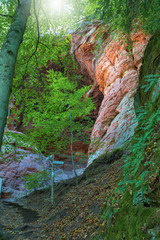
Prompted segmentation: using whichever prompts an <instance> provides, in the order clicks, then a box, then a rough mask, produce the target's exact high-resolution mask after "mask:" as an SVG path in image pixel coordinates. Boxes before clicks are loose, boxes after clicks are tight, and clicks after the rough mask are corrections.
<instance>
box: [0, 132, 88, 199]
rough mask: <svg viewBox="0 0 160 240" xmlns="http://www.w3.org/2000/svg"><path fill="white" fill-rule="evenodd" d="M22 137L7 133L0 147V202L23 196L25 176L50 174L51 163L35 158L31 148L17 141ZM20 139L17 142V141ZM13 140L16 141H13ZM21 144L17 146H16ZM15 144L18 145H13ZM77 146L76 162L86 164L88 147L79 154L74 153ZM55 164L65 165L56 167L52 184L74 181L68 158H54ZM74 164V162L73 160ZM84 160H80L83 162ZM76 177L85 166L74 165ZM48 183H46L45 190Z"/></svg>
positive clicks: (34, 152)
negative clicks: (60, 162) (0, 149)
mask: <svg viewBox="0 0 160 240" xmlns="http://www.w3.org/2000/svg"><path fill="white" fill-rule="evenodd" d="M23 135H24V134H23V133H21V132H17V131H13V130H6V131H5V135H4V144H3V145H2V154H1V155H0V178H2V179H3V185H2V193H1V198H18V197H21V196H23V195H25V194H26V189H25V185H24V180H23V179H22V178H23V177H25V176H26V175H29V174H32V173H37V172H41V171H44V170H45V171H47V172H48V173H49V175H50V174H51V162H50V160H49V159H46V157H45V156H44V155H42V154H38V153H37V151H36V149H35V148H34V147H33V146H30V145H29V143H25V142H23V140H21V139H20V137H21V136H23ZM18 138H19V140H17V139H18ZM15 139H16V141H15ZM18 141H20V142H18ZM15 142H16V143H17V144H15ZM78 144H80V143H77V146H74V150H75V155H76V157H77V159H80V158H84V160H86V155H85V153H86V151H87V149H88V148H87V146H86V145H84V147H83V150H82V152H83V151H84V155H83V156H82V152H76V151H77V148H78V146H79V145H78ZM55 160H61V161H64V164H63V165H62V166H60V167H59V165H55V182H59V181H61V180H65V179H68V178H72V177H74V172H73V166H72V163H71V159H70V158H69V156H67V155H63V156H59V155H58V156H56V155H55ZM75 160H76V158H75ZM82 160H83V159H82ZM75 166H76V172H77V175H80V174H82V173H83V171H84V167H85V166H86V163H84V162H82V163H81V162H79V163H77V162H76V163H75ZM50 183H51V181H50V180H48V182H46V185H45V186H48V184H50Z"/></svg>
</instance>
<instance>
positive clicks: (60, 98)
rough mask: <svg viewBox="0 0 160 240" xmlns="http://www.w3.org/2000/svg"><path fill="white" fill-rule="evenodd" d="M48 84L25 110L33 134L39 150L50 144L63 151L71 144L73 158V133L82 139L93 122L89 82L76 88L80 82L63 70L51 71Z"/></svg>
mask: <svg viewBox="0 0 160 240" xmlns="http://www.w3.org/2000/svg"><path fill="white" fill-rule="evenodd" d="M46 82H47V83H46V85H45V87H44V88H43V91H42V92H41V95H40V96H39V97H37V98H36V99H32V104H31V101H30V111H29V112H27V113H26V117H25V118H26V120H28V121H26V124H27V122H29V121H31V120H32V126H33V128H32V129H31V131H30V133H29V134H30V135H31V136H32V138H33V139H34V143H35V145H36V146H37V147H38V149H39V150H40V151H43V152H45V151H46V149H47V148H48V146H50V148H51V149H52V151H53V150H54V153H56V152H61V151H62V150H64V149H65V148H66V146H67V144H69V142H70V144H71V157H72V164H73V169H74V173H75V176H77V175H76V171H75V167H74V161H73V150H72V147H73V135H74V133H75V132H76V135H77V136H79V138H81V140H83V132H84V135H85V131H86V130H87V129H88V128H89V127H90V126H91V124H92V122H91V119H90V118H89V117H88V114H89V112H90V111H91V110H92V109H93V108H94V104H93V102H92V99H91V98H88V97H85V98H84V95H85V93H86V92H87V91H88V89H89V88H90V86H88V87H83V88H81V89H77V83H76V82H75V81H73V80H72V81H70V80H69V78H68V77H64V76H63V74H62V73H61V72H54V71H53V70H49V71H48V75H47V79H46Z"/></svg>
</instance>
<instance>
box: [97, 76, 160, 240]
mask: <svg viewBox="0 0 160 240" xmlns="http://www.w3.org/2000/svg"><path fill="white" fill-rule="evenodd" d="M146 79H147V84H146V85H144V86H142V88H143V89H144V92H145V93H146V94H147V93H148V94H149V92H151V91H152V89H153V87H154V86H155V84H156V83H157V80H159V76H153V75H151V76H147V77H146ZM137 120H138V123H139V124H138V127H137V129H136V132H135V135H134V137H133V139H132V141H131V143H130V147H129V154H128V155H124V156H123V158H124V166H123V174H122V176H121V178H120V180H119V183H118V186H117V188H116V191H115V194H114V195H113V196H112V197H110V198H109V199H107V201H106V202H105V207H104V209H103V212H102V218H103V219H104V225H105V231H104V232H105V233H104V234H103V237H104V238H103V239H111V237H114V239H118V240H121V239H134V240H135V239H138V240H140V239H157V238H156V236H158V237H160V236H159V235H156V234H158V233H154V231H152V230H147V228H149V223H150V218H152V217H149V216H151V215H156V212H157V207H159V206H160V201H159V200H158V197H157V196H156V199H155V197H154V201H153V197H152V195H153V193H154V192H155V189H156V184H157V183H159V175H160V164H159V157H158V156H159V155H160V139H159V128H160V106H159V104H158V101H156V102H151V101H148V103H146V104H145V105H144V106H142V107H139V110H138V112H137ZM156 190H157V189H156ZM158 192H159V193H160V191H159V190H158ZM139 206H140V207H139ZM150 207H151V208H150ZM146 209H147V210H146ZM123 215H124V217H122V216H123ZM120 216H121V219H119V218H120ZM139 216H140V219H141V221H140V219H139V220H138V218H139ZM158 216H159V215H158ZM159 217H160V216H159ZM122 218H124V219H122ZM136 221H137V222H136ZM138 221H140V222H139V223H138ZM158 221H159V220H158ZM131 222H132V224H131ZM122 223H123V224H122ZM125 224H126V225H127V226H128V229H127V227H126V226H124V225H125ZM134 224H137V225H138V227H139V228H140V227H142V229H141V231H139V230H136V228H135V227H134ZM143 224H145V227H144V226H143ZM146 224H148V225H146ZM156 224H157V223H156ZM111 227H113V228H114V229H112V230H111ZM143 227H144V228H145V229H146V230H145V234H143V231H142V230H143ZM129 228H133V229H129ZM158 229H159V227H158ZM115 231H117V233H116V232H115ZM158 231H159V230H158ZM101 232H103V230H102V229H101ZM113 232H114V234H113ZM100 235H102V233H101V234H100ZM143 236H145V237H143ZM147 236H150V237H147ZM105 237H107V238H105ZM126 237H127V238H126ZM94 239H97V238H94ZM98 239H102V238H100V236H99V238H98ZM112 239H113V238H112Z"/></svg>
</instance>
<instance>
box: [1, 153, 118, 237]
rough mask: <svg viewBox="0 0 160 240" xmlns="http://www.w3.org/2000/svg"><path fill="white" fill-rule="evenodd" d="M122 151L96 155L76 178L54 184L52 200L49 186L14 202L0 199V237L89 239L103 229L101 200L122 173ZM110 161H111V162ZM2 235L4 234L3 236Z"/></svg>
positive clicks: (105, 196) (108, 195)
mask: <svg viewBox="0 0 160 240" xmlns="http://www.w3.org/2000/svg"><path fill="white" fill-rule="evenodd" d="M121 156H122V153H121V152H119V151H118V152H115V153H113V154H109V155H107V156H105V157H101V158H99V160H98V162H95V163H94V164H92V165H90V166H89V167H88V168H87V169H86V170H85V172H84V173H83V174H82V175H81V176H79V177H78V184H76V181H75V178H72V179H68V180H65V181H62V182H60V183H57V184H56V189H55V203H54V205H51V201H50V189H45V190H39V191H36V192H34V193H32V194H30V195H29V196H26V197H24V198H22V199H20V200H18V201H17V202H14V203H9V202H6V201H1V202H0V216H1V218H0V229H1V235H0V236H1V238H0V239H13V240H19V239H23V240H29V239H30V240H32V239H43V240H45V239H48V240H49V239H54V240H56V239H57V240H60V239H66V240H67V239H69V240H72V239H73V240H74V239H75V240H76V239H77V240H81V239H91V238H92V237H94V236H95V235H96V233H97V232H98V230H99V229H100V231H102V232H103V230H104V227H105V221H104V220H103V219H102V218H101V215H102V210H103V208H104V206H105V204H106V202H104V200H105V199H106V201H107V199H108V198H109V197H110V196H114V189H115V187H116V186H117V182H118V178H119V176H120V175H121V167H122V165H123V160H122V159H121ZM111 162H112V163H111ZM2 235H3V237H2Z"/></svg>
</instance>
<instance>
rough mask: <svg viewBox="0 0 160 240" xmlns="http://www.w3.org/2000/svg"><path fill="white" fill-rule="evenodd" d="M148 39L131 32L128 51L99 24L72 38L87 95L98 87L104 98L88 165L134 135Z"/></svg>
mask: <svg viewBox="0 0 160 240" xmlns="http://www.w3.org/2000/svg"><path fill="white" fill-rule="evenodd" d="M149 38H150V36H146V35H145V34H144V33H142V32H140V31H138V32H133V33H131V35H130V37H129V43H130V44H129V45H130V46H132V47H131V48H130V47H129V45H128V44H127V43H125V41H124V39H122V38H120V36H118V34H117V33H116V32H114V33H112V34H110V33H109V31H108V29H107V27H105V28H104V27H102V26H101V24H100V23H99V22H97V23H95V24H94V25H90V26H87V27H86V28H84V29H83V31H82V30H81V32H80V31H77V32H75V33H74V34H73V35H72V48H71V51H72V52H74V54H75V58H76V59H77V61H78V62H79V65H80V67H81V72H82V74H84V75H88V76H89V78H90V79H91V80H92V83H93V87H92V88H91V90H90V91H89V92H88V95H89V96H92V94H93V93H94V92H97V88H99V90H100V92H101V93H102V94H103V96H104V98H103V100H102V103H101V106H100V109H99V113H98V117H97V119H96V122H95V124H94V127H93V130H92V134H91V144H90V147H89V160H88V165H89V164H91V163H92V161H93V160H94V159H95V158H97V157H98V156H100V155H102V154H103V153H105V152H106V151H112V150H113V149H116V148H120V147H122V146H124V144H125V143H126V142H127V141H128V140H129V139H130V138H131V137H132V136H133V134H134V131H135V128H136V126H137V121H136V115H135V110H134V94H135V92H136V91H137V87H138V75H139V70H140V66H141V64H142V57H143V54H144V50H145V48H146V46H147V44H148V41H149ZM94 94H95V93H94ZM97 97H98V96H97Z"/></svg>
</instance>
